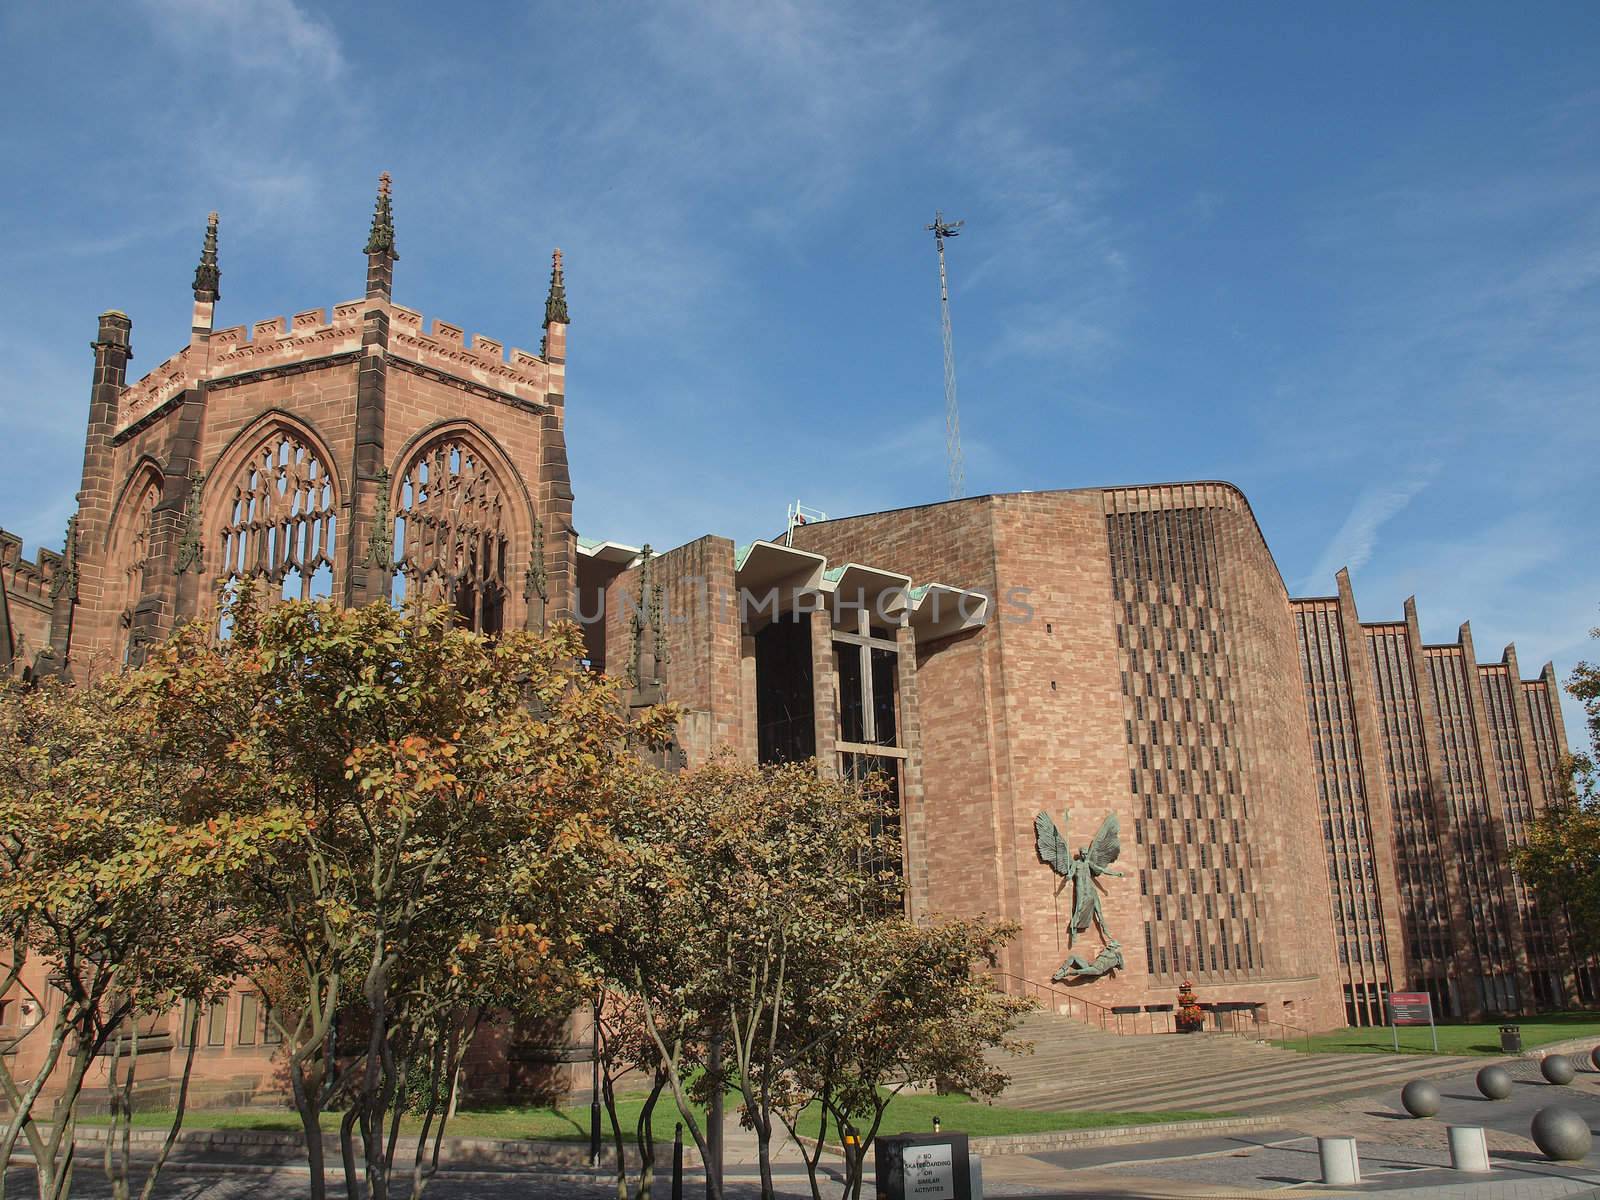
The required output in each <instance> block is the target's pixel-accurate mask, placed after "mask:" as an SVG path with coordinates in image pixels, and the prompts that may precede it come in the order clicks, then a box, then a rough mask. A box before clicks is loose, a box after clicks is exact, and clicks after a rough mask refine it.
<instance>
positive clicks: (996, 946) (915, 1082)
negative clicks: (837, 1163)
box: [774, 915, 1035, 1200]
mask: <svg viewBox="0 0 1600 1200" xmlns="http://www.w3.org/2000/svg"><path fill="white" fill-rule="evenodd" d="M1015 934H1016V926H1014V925H1008V924H998V925H997V924H989V923H986V922H983V921H976V920H942V921H936V922H933V923H930V924H925V925H919V924H916V923H914V922H912V921H909V920H907V919H905V918H904V917H901V916H898V915H892V916H885V917H883V918H881V919H879V920H876V921H868V922H864V923H862V924H861V925H860V926H859V927H856V928H853V929H851V930H850V931H849V936H848V937H847V938H844V939H841V942H840V944H839V945H838V946H837V948H836V953H834V954H833V955H831V956H829V957H828V958H827V959H826V960H825V961H822V962H819V963H817V964H815V965H814V967H813V971H814V972H815V974H814V987H813V989H812V990H811V991H810V994H809V997H808V999H809V1004H808V1005H807V1006H806V1008H805V1009H804V1010H803V1011H802V1012H801V1013H798V1014H797V1019H796V1021H795V1022H794V1024H793V1027H792V1028H791V1029H790V1030H789V1031H788V1034H787V1036H788V1039H789V1041H790V1042H791V1047H792V1048H791V1049H790V1050H789V1051H788V1052H786V1053H785V1054H784V1055H783V1056H782V1059H783V1061H782V1062H781V1063H775V1064H774V1065H778V1066H780V1067H781V1069H782V1072H783V1075H782V1079H781V1081H780V1083H779V1085H778V1086H779V1088H780V1089H781V1091H782V1094H783V1095H784V1102H783V1103H782V1104H781V1105H780V1106H779V1108H778V1113H779V1116H780V1118H781V1119H782V1121H783V1122H784V1124H785V1125H786V1126H787V1128H788V1129H789V1132H790V1134H791V1135H792V1136H793V1137H794V1138H795V1140H796V1141H797V1142H801V1144H802V1145H804V1144H805V1143H806V1141H807V1140H809V1141H810V1143H811V1144H810V1146H809V1147H808V1149H807V1152H806V1169H807V1172H808V1175H809V1177H810V1182H811V1194H812V1196H813V1197H814V1198H815V1200H821V1189H820V1186H819V1183H818V1178H817V1164H818V1161H819V1159H820V1157H821V1153H822V1147H823V1145H824V1143H825V1142H826V1141H827V1140H828V1137H829V1133H830V1130H831V1132H832V1133H833V1135H834V1136H835V1137H839V1135H841V1134H842V1133H843V1131H844V1130H846V1129H853V1130H854V1131H855V1132H856V1135H857V1136H856V1137H855V1138H854V1139H853V1141H851V1142H846V1141H845V1140H844V1139H843V1138H842V1137H839V1140H840V1142H841V1144H842V1145H843V1147H844V1157H845V1178H844V1182H843V1190H842V1193H841V1194H842V1195H843V1196H844V1197H846V1198H849V1200H856V1198H859V1196H860V1194H861V1183H862V1178H863V1175H864V1169H865V1165H866V1162H867V1157H868V1155H870V1154H871V1153H872V1146H873V1142H874V1141H875V1140H876V1138H877V1136H878V1130H879V1128H880V1126H881V1125H882V1123H883V1116H884V1113H885V1111H886V1110H887V1109H888V1107H889V1105H890V1103H891V1102H892V1101H893V1100H894V1098H895V1097H896V1096H898V1095H899V1094H900V1093H901V1092H902V1091H904V1090H905V1089H906V1088H908V1087H913V1086H928V1085H931V1084H937V1085H938V1086H939V1087H941V1088H944V1089H946V1090H950V1091H955V1092H961V1093H964V1094H966V1095H970V1096H975V1097H981V1098H992V1097H995V1096H998V1095H999V1094H1000V1093H1001V1092H1002V1091H1003V1090H1004V1089H1005V1087H1006V1084H1007V1083H1008V1082H1010V1081H1009V1079H1008V1077H1007V1076H1006V1074H1005V1073H1004V1072H1003V1071H1002V1070H1000V1069H999V1068H998V1067H996V1066H995V1065H994V1064H993V1063H992V1062H991V1061H990V1060H989V1056H988V1055H989V1052H990V1051H992V1050H994V1049H1003V1050H1008V1051H1010V1052H1012V1053H1018V1052H1020V1051H1021V1050H1023V1049H1024V1048H1025V1047H1024V1046H1023V1045H1022V1044H1021V1043H1019V1042H1016V1041H1014V1040H1012V1038H1011V1033H1012V1032H1013V1030H1014V1029H1015V1028H1016V1024H1017V1020H1018V1018H1019V1017H1020V1016H1021V1015H1022V1014H1023V1013H1025V1012H1028V1011H1030V1010H1031V1009H1033V1008H1034V1007H1035V1004H1034V1002H1033V1001H1031V1000H1028V999H1024V998H1022V997H1017V996H1008V995H1005V994H1003V993H1001V992H998V991H996V990H995V988H994V986H993V983H992V979H991V976H990V975H989V974H988V969H989V968H992V967H993V966H994V965H995V962H996V957H997V955H998V953H999V951H1000V949H1001V948H1002V947H1003V946H1004V945H1005V944H1006V942H1008V941H1009V940H1010V939H1011V938H1012V937H1013V936H1015ZM802 1122H805V1128H802Z"/></svg>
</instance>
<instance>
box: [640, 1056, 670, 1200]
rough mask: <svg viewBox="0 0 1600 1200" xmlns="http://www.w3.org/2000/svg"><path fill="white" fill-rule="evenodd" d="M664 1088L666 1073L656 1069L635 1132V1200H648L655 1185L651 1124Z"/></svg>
mask: <svg viewBox="0 0 1600 1200" xmlns="http://www.w3.org/2000/svg"><path fill="white" fill-rule="evenodd" d="M666 1086H667V1075H666V1072H665V1071H663V1070H662V1069H661V1068H660V1067H657V1068H656V1076H655V1079H654V1080H653V1081H652V1082H651V1086H650V1094H649V1095H648V1096H647V1097H645V1102H644V1107H643V1108H642V1109H640V1110H639V1124H638V1127H637V1129H636V1130H635V1134H636V1136H637V1138H638V1142H639V1191H638V1193H637V1195H636V1200H650V1192H651V1189H652V1187H653V1186H654V1185H655V1178H656V1131H655V1127H654V1125H653V1124H652V1122H653V1121H654V1120H655V1114H656V1101H657V1100H659V1099H661V1093H662V1091H664V1090H665V1089H666Z"/></svg>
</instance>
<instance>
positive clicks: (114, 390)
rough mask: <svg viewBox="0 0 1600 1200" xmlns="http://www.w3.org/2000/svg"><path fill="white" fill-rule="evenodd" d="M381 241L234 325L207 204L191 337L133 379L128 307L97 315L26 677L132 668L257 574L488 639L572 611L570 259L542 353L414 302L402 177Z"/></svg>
mask: <svg viewBox="0 0 1600 1200" xmlns="http://www.w3.org/2000/svg"><path fill="white" fill-rule="evenodd" d="M365 252H366V256H367V277H366V293H365V295H364V296H363V297H362V298H361V299H359V300H350V301H346V302H344V303H341V304H336V305H334V306H333V309H332V312H331V313H330V312H329V311H328V310H326V309H323V308H312V309H307V310H305V311H303V312H298V313H296V314H295V315H294V316H293V317H292V318H290V319H289V320H288V321H285V320H284V319H283V318H281V317H274V318H271V319H268V320H264V321H257V322H256V323H255V324H254V325H251V326H248V327H247V326H243V325H237V326H233V327H230V328H226V329H215V328H213V314H214V311H215V308H216V305H217V303H218V301H219V300H220V299H221V293H220V285H221V269H220V266H219V263H218V254H217V215H216V214H215V213H212V214H211V217H210V220H209V222H208V223H207V226H206V234H205V243H204V249H203V250H202V252H201V256H200V263H199V266H198V267H197V268H196V270H195V276H194V319H193V321H192V324H191V329H190V335H189V344H188V345H187V346H185V347H184V348H183V349H181V350H179V351H178V352H177V353H176V354H174V355H172V356H171V357H169V358H167V359H166V360H165V361H163V362H161V363H160V364H159V365H157V366H156V367H154V368H153V369H152V370H151V371H150V372H149V373H148V374H147V375H145V376H144V377H143V378H141V379H139V380H138V381H137V382H134V383H129V382H128V379H127V374H128V362H129V360H130V359H131V358H132V357H133V349H132V329H133V322H132V321H131V320H130V319H129V317H128V316H127V315H126V314H124V313H121V312H107V313H103V314H102V315H101V317H100V327H99V333H98V336H97V337H96V339H95V341H94V344H93V348H94V383H93V387H92V390H91V392H90V401H89V425H88V436H87V439H86V444H85V448H84V458H83V482H82V486H81V488H80V490H79V494H78V505H79V507H78V513H77V516H76V518H75V519H74V521H73V522H72V525H71V527H70V528H69V530H68V537H67V545H66V548H65V550H64V552H63V554H62V556H61V557H60V558H59V559H56V558H55V557H54V556H52V557H51V561H50V562H49V563H43V562H42V563H41V564H40V565H41V568H47V569H46V570H43V571H42V572H41V573H42V574H44V575H48V576H49V579H48V581H47V582H48V584H49V586H48V587H46V586H44V583H45V582H46V581H43V580H42V581H41V583H40V586H39V588H38V589H37V590H38V591H39V593H40V594H39V596H38V597H37V598H36V600H35V602H34V604H33V610H37V618H38V622H37V623H38V624H40V625H42V626H44V628H41V629H40V630H39V631H38V632H37V633H36V634H35V638H34V640H33V641H32V648H31V650H29V651H26V652H25V653H26V655H27V658H26V664H27V666H28V668H29V669H31V670H33V671H35V672H38V673H45V672H60V671H70V672H72V673H74V674H78V675H81V674H84V673H86V672H89V671H96V670H100V669H104V668H105V667H108V666H114V665H116V664H118V663H122V662H126V661H130V660H133V661H136V660H137V659H138V658H139V657H140V655H141V654H142V653H143V648H144V647H145V646H147V645H149V644H150V643H152V642H155V641H159V640H160V639H161V638H163V637H164V636H165V635H166V634H167V633H168V632H170V631H171V630H172V628H173V627H174V626H175V625H176V624H177V623H179V622H182V621H184V620H188V619H191V618H196V617H199V618H203V619H214V616H215V613H216V611H217V606H218V603H219V599H220V598H221V597H222V596H223V595H224V594H225V593H226V592H227V591H228V590H229V589H231V588H233V587H236V586H237V585H238V584H239V583H240V582H241V581H243V580H246V579H251V580H255V581H257V582H258V585H259V586H260V587H261V588H262V589H264V591H265V592H266V593H267V594H268V595H269V596H272V597H277V596H282V597H285V598H337V599H339V600H342V601H343V602H344V603H346V604H352V605H356V604H365V603H367V602H369V601H372V600H376V599H379V598H381V597H394V598H398V597H402V596H405V595H408V594H409V595H415V594H417V593H418V592H421V593H423V594H426V595H428V596H429V597H431V598H435V599H440V600H445V601H448V602H449V603H451V604H453V605H455V607H456V608H457V609H458V610H459V612H460V613H461V617H462V620H463V621H464V622H466V623H468V624H470V625H471V626H472V627H473V628H476V629H480V630H483V631H485V632H494V631H496V630H499V629H503V628H512V627H537V626H539V625H541V624H542V623H543V622H544V621H545V620H546V619H547V618H551V619H553V618H554V617H557V616H560V615H564V614H566V613H568V612H570V611H571V607H572V592H573V573H574V561H573V557H574V553H575V540H574V536H573V531H572V488H571V483H570V477H569V475H568V471H567V452H566V441H565V436H564V432H563V426H564V417H565V403H566V395H565V393H566V383H565V375H566V337H567V299H566V287H565V280H564V278H563V273H562V264H561V252H560V251H559V250H558V251H556V252H555V257H554V263H553V269H552V271H551V276H550V285H549V294H548V298H547V301H546V304H545V320H544V325H543V329H542V330H541V331H540V332H541V343H540V351H539V353H537V354H534V353H530V352H528V351H524V350H517V349H512V350H511V351H510V353H509V354H508V353H507V352H506V349H505V346H504V344H503V343H501V342H499V341H496V340H494V339H492V338H488V337H484V336H482V335H481V334H480V335H475V336H473V337H472V338H471V339H470V340H464V338H463V333H462V330H461V329H460V328H459V327H457V326H455V325H451V324H450V323H449V322H447V321H444V320H441V319H437V318H436V319H434V320H432V321H430V322H425V321H424V318H423V315H422V314H421V313H419V312H417V311H416V310H414V309H410V308H406V307H405V306H403V305H401V304H397V303H395V301H394V299H393V295H392V289H393V282H394V269H395V263H396V262H397V260H398V259H399V257H400V256H399V254H398V252H397V251H396V243H395V229H394V213H393V208H392V201H391V196H390V186H389V177H388V175H387V174H385V175H383V176H382V177H381V179H380V182H379V186H378V197H377V203H376V207H375V210H374V213H373V217H372V226H371V230H370V233H369V236H368V238H367V243H366V249H365ZM425 325H426V328H425ZM12 574H13V575H15V572H13V573H12ZM15 590H16V588H15V586H14V587H13V591H15ZM13 599H14V601H17V602H14V603H12V604H11V605H10V606H9V607H10V610H11V612H12V616H11V617H10V618H9V619H8V620H6V622H5V624H6V625H7V626H8V631H7V633H8V636H7V637H6V638H5V639H0V640H5V641H6V642H7V645H8V647H10V648H13V649H14V647H15V643H16V641H17V640H18V639H17V638H16V637H15V636H13V635H10V634H9V626H10V625H20V624H22V620H21V619H19V618H18V617H17V615H16V614H17V612H18V610H19V609H20V608H21V607H22V601H24V600H28V599H29V598H28V597H13ZM33 610H30V611H33ZM5 612H6V609H5V607H3V606H0V614H4V613H5ZM24 615H26V614H24ZM18 665H19V666H20V665H22V664H21V663H19V664H18Z"/></svg>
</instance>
